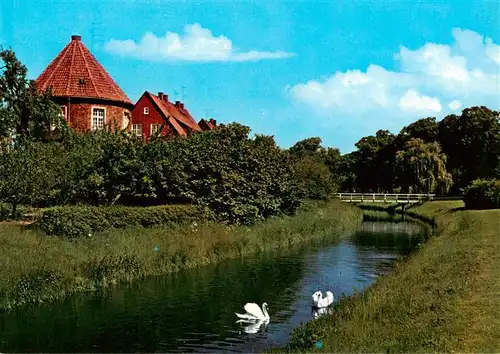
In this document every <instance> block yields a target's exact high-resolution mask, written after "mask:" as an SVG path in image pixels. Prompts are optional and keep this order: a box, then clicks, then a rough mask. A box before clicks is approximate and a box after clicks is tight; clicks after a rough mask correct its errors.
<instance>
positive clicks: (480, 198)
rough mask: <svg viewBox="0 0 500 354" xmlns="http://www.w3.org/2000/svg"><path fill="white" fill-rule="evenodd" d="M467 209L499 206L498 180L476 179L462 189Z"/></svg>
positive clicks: (499, 186)
mask: <svg viewBox="0 0 500 354" xmlns="http://www.w3.org/2000/svg"><path fill="white" fill-rule="evenodd" d="M463 200H464V203H465V207H466V208H467V209H497V208H500V180H499V179H476V180H474V181H473V182H472V183H471V184H470V185H469V186H468V187H467V188H466V189H465V191H464V198H463Z"/></svg>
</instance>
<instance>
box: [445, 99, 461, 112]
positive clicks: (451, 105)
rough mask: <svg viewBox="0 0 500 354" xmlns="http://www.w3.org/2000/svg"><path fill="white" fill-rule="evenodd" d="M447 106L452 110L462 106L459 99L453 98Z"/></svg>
mask: <svg viewBox="0 0 500 354" xmlns="http://www.w3.org/2000/svg"><path fill="white" fill-rule="evenodd" d="M448 107H449V108H450V109H451V110H452V111H456V110H457V109H459V108H461V107H462V102H460V101H459V100H453V101H451V102H450V103H448Z"/></svg>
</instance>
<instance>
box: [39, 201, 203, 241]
mask: <svg viewBox="0 0 500 354" xmlns="http://www.w3.org/2000/svg"><path fill="white" fill-rule="evenodd" d="M209 219H212V214H211V213H210V212H209V211H207V210H206V209H203V208H200V207H197V206H194V205H162V206H153V207H128V206H57V207H53V208H49V209H47V210H46V211H45V212H44V213H43V215H42V217H41V218H40V219H39V220H38V221H37V222H35V223H34V224H33V225H32V227H33V228H36V229H39V230H42V231H43V232H45V233H46V234H47V235H56V236H66V237H70V238H74V237H81V236H88V235H89V234H90V233H92V232H98V231H104V230H107V229H110V228H117V229H122V228H126V227H130V226H143V227H151V226H154V225H168V224H182V223H191V222H193V221H200V220H209Z"/></svg>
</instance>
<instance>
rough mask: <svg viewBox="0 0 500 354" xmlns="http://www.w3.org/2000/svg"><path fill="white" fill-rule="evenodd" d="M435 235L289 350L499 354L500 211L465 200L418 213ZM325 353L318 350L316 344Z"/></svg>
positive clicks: (299, 335)
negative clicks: (466, 206)
mask: <svg viewBox="0 0 500 354" xmlns="http://www.w3.org/2000/svg"><path fill="white" fill-rule="evenodd" d="M411 212H412V213H413V214H416V215H420V216H422V217H424V218H432V219H434V221H435V223H436V230H435V231H436V234H435V236H434V237H431V238H430V239H429V240H428V241H427V243H426V244H424V245H422V247H420V249H418V250H416V251H415V253H413V255H412V256H411V257H410V258H409V259H408V260H407V261H405V262H402V263H399V264H398V265H397V266H396V268H395V271H394V272H393V273H392V274H391V275H389V276H386V277H382V278H380V279H379V280H378V281H377V282H376V283H375V285H374V286H373V287H371V288H369V289H368V290H367V291H366V292H364V293H363V294H361V295H358V296H353V297H349V298H344V299H343V300H341V301H340V302H339V303H338V304H337V305H336V309H335V313H334V314H333V315H330V316H325V317H322V318H319V319H317V320H314V321H311V322H309V323H307V324H305V325H303V326H301V327H299V328H297V329H296V330H295V331H294V333H293V335H292V339H291V341H290V343H289V345H288V347H287V348H280V349H276V350H273V351H291V352H298V351H323V352H420V351H425V352H429V351H433V352H435V351H438V352H450V351H461V352H499V351H500V339H499V337H498V333H500V237H499V233H500V210H483V211H467V210H463V202H461V201H436V202H428V203H425V204H423V205H421V206H418V207H415V208H412V209H411ZM318 341H320V342H319V343H318V344H317V345H318V346H319V347H322V348H315V344H316V343H317V342H318Z"/></svg>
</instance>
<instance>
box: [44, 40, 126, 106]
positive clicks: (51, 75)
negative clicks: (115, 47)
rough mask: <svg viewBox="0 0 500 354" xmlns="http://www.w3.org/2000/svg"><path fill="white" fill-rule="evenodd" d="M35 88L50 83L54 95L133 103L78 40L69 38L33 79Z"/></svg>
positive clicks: (46, 87)
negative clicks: (35, 84)
mask: <svg viewBox="0 0 500 354" xmlns="http://www.w3.org/2000/svg"><path fill="white" fill-rule="evenodd" d="M36 82H37V86H38V89H39V90H40V91H45V90H46V89H48V88H49V87H52V94H53V95H54V96H63V97H80V98H99V99H105V100H111V101H118V102H125V103H128V104H133V103H132V102H131V101H130V99H129V98H128V97H127V95H126V94H125V93H124V92H123V91H122V90H121V89H120V87H119V86H118V85H117V84H116V82H115V81H114V80H113V79H112V78H111V76H110V75H109V74H108V73H107V72H106V70H105V69H104V68H103V66H102V65H101V64H99V62H98V61H97V59H96V58H95V57H94V56H93V55H92V53H90V51H89V50H88V49H87V47H85V45H84V44H83V43H82V41H81V37H80V36H71V42H69V43H68V44H67V45H66V47H64V48H63V50H62V51H61V52H60V53H59V54H58V55H57V56H56V57H55V58H54V60H52V62H51V63H50V64H49V65H48V66H47V68H46V69H45V70H44V71H43V72H42V73H41V74H40V76H39V77H38V78H37V79H36Z"/></svg>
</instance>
